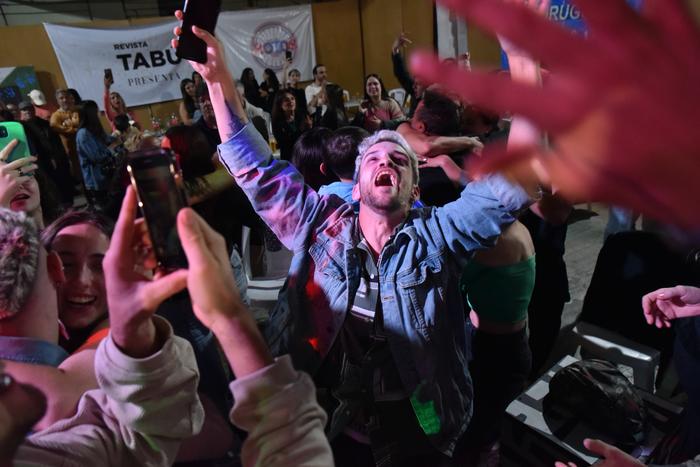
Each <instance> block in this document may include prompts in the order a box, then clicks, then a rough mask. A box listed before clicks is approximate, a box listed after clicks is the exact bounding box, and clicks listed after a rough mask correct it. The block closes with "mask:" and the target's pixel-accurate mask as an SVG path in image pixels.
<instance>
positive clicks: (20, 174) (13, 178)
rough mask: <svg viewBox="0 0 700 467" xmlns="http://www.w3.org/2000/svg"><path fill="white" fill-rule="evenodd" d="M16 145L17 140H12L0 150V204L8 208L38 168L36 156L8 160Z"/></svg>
mask: <svg viewBox="0 0 700 467" xmlns="http://www.w3.org/2000/svg"><path fill="white" fill-rule="evenodd" d="M16 146H17V140H12V141H11V142H10V144H8V145H7V146H5V147H4V148H3V149H2V151H0V206H2V207H6V208H9V207H10V202H11V201H12V198H14V197H15V195H16V194H17V192H18V191H19V189H20V187H21V186H22V185H23V184H24V183H26V182H28V181H30V180H31V178H32V174H33V172H34V171H35V170H36V169H37V165H36V164H35V162H36V157H23V158H21V159H17V160H14V161H12V162H9V163H8V162H6V161H7V159H8V158H9V157H10V154H11V153H12V150H13V149H14V148H15V147H16Z"/></svg>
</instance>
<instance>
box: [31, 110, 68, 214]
mask: <svg viewBox="0 0 700 467" xmlns="http://www.w3.org/2000/svg"><path fill="white" fill-rule="evenodd" d="M19 107H20V112H21V114H22V118H23V122H24V129H25V130H26V132H27V137H28V138H29V140H30V141H31V143H30V144H31V145H32V146H33V148H34V151H35V152H36V155H37V158H38V161H37V163H38V165H39V168H40V169H41V170H42V171H43V172H44V174H45V175H46V177H47V178H48V179H49V180H50V182H51V183H52V184H53V185H54V186H55V187H56V190H57V195H58V196H59V197H60V203H61V204H63V205H64V206H72V205H73V195H74V194H75V187H74V186H73V180H72V177H71V174H70V164H69V162H68V155H67V154H66V150H65V148H64V147H63V143H61V138H60V137H59V135H58V134H57V133H56V132H55V131H54V130H53V129H52V128H51V125H50V124H49V122H47V121H46V120H44V119H43V118H39V117H37V116H36V115H35V111H34V106H33V105H32V104H31V103H29V102H22V103H20V106H19Z"/></svg>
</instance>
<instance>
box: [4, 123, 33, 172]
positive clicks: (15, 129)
mask: <svg viewBox="0 0 700 467" xmlns="http://www.w3.org/2000/svg"><path fill="white" fill-rule="evenodd" d="M15 139H16V140H17V146H15V148H14V149H13V150H12V152H11V153H10V155H9V156H7V159H5V160H4V161H3V162H6V163H10V162H13V161H16V160H17V159H22V158H23V157H29V156H31V151H30V149H29V142H28V140H27V134H26V133H25V132H24V127H23V126H22V124H21V123H18V122H0V150H3V149H5V147H7V146H8V145H9V144H10V143H11V142H12V140H15Z"/></svg>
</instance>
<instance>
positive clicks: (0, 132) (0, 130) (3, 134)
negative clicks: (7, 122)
mask: <svg viewBox="0 0 700 467" xmlns="http://www.w3.org/2000/svg"><path fill="white" fill-rule="evenodd" d="M0 138H7V128H5V127H4V126H0Z"/></svg>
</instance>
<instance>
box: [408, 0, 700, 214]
mask: <svg viewBox="0 0 700 467" xmlns="http://www.w3.org/2000/svg"><path fill="white" fill-rule="evenodd" d="M441 3H442V4H443V5H445V6H447V7H448V8H450V9H452V10H453V11H454V12H456V13H458V14H459V15H461V16H463V17H465V18H466V19H467V20H468V21H469V22H470V24H473V25H475V26H478V27H480V28H482V29H484V30H487V31H491V32H492V33H495V34H497V35H499V36H502V37H503V38H505V39H506V40H508V41H510V42H512V43H513V44H515V45H516V46H517V47H519V48H521V49H522V50H523V51H524V52H526V53H528V54H531V55H532V56H533V57H534V58H537V59H539V60H541V61H542V62H543V63H545V64H546V66H547V68H548V69H549V70H551V72H552V73H551V75H550V77H549V78H548V80H547V82H546V83H544V87H542V88H539V87H536V86H532V85H528V84H524V83H516V82H512V81H510V80H508V79H507V78H506V77H503V76H498V75H493V74H490V73H485V72H474V73H470V72H467V71H464V70H460V69H458V68H457V67H455V66H451V65H449V64H443V63H441V62H440V61H439V60H438V59H437V57H435V56H434V55H432V54H427V53H422V54H416V55H414V57H413V60H412V70H413V73H414V74H415V75H416V77H417V78H418V79H421V80H423V81H427V82H439V83H442V84H444V85H445V86H447V87H449V88H451V89H452V90H455V91H457V92H459V94H460V95H461V97H462V98H463V99H465V100H466V101H469V102H471V103H473V104H475V105H480V106H484V107H486V108H489V109H491V110H494V111H497V112H505V111H511V112H513V113H514V114H517V115H522V116H524V117H526V118H528V119H530V121H532V122H533V123H534V124H535V125H536V126H537V127H538V128H539V129H540V130H541V131H546V132H548V133H549V135H550V138H551V148H544V147H541V146H535V145H532V146H530V147H527V148H524V147H519V148H517V151H514V150H512V149H511V150H509V151H508V150H506V149H505V148H500V149H495V148H494V149H492V150H491V156H490V157H485V158H484V159H483V160H482V161H480V162H477V164H478V163H480V167H478V168H479V169H481V170H482V171H488V170H501V169H503V168H504V167H509V166H512V165H514V164H516V163H520V162H522V161H523V160H527V159H531V158H538V159H539V160H541V162H542V164H543V166H544V167H545V168H546V170H547V171H548V173H549V175H550V177H551V179H552V183H553V184H554V185H556V186H557V187H559V190H560V192H561V193H562V194H563V195H565V196H566V197H567V198H569V199H571V200H600V201H607V202H610V203H611V204H618V205H624V206H627V207H630V208H633V209H635V210H639V211H641V212H644V213H646V214H648V215H649V216H651V217H653V218H656V219H658V220H663V221H669V222H673V223H677V224H680V225H682V226H686V227H688V226H699V225H700V217H699V216H697V211H696V209H695V206H694V203H692V202H689V201H690V200H695V199H700V183H697V181H696V174H697V173H698V172H700V146H699V145H698V144H697V138H696V137H695V136H694V132H693V131H692V128H690V127H689V125H692V123H691V122H696V121H700V94H699V93H698V92H697V91H696V83H698V82H700V61H698V60H697V57H698V56H700V32H699V31H698V27H697V26H696V25H695V23H694V22H693V19H692V18H693V16H692V15H691V14H690V13H689V12H688V11H687V8H686V6H685V4H684V2H683V1H682V0H647V1H645V2H644V9H643V10H642V12H641V13H638V12H636V11H635V10H633V9H632V8H631V7H629V6H628V5H627V4H626V3H625V2H623V1H617V0H616V1H604V2H601V1H599V0H578V2H577V4H578V6H579V7H580V8H581V10H582V13H583V15H584V16H585V17H586V23H587V25H588V28H589V35H588V36H587V37H582V36H579V35H575V34H573V33H571V32H570V31H569V30H566V29H564V28H563V27H562V26H559V25H556V24H554V23H552V22H550V21H549V20H547V19H546V18H543V17H542V16H541V15H540V14H539V13H538V12H537V11H533V10H532V9H531V8H529V7H527V6H525V5H522V4H515V3H513V2H512V1H507V0H470V1H468V2H466V1H462V0H441ZM485 155H486V156H488V154H485Z"/></svg>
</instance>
